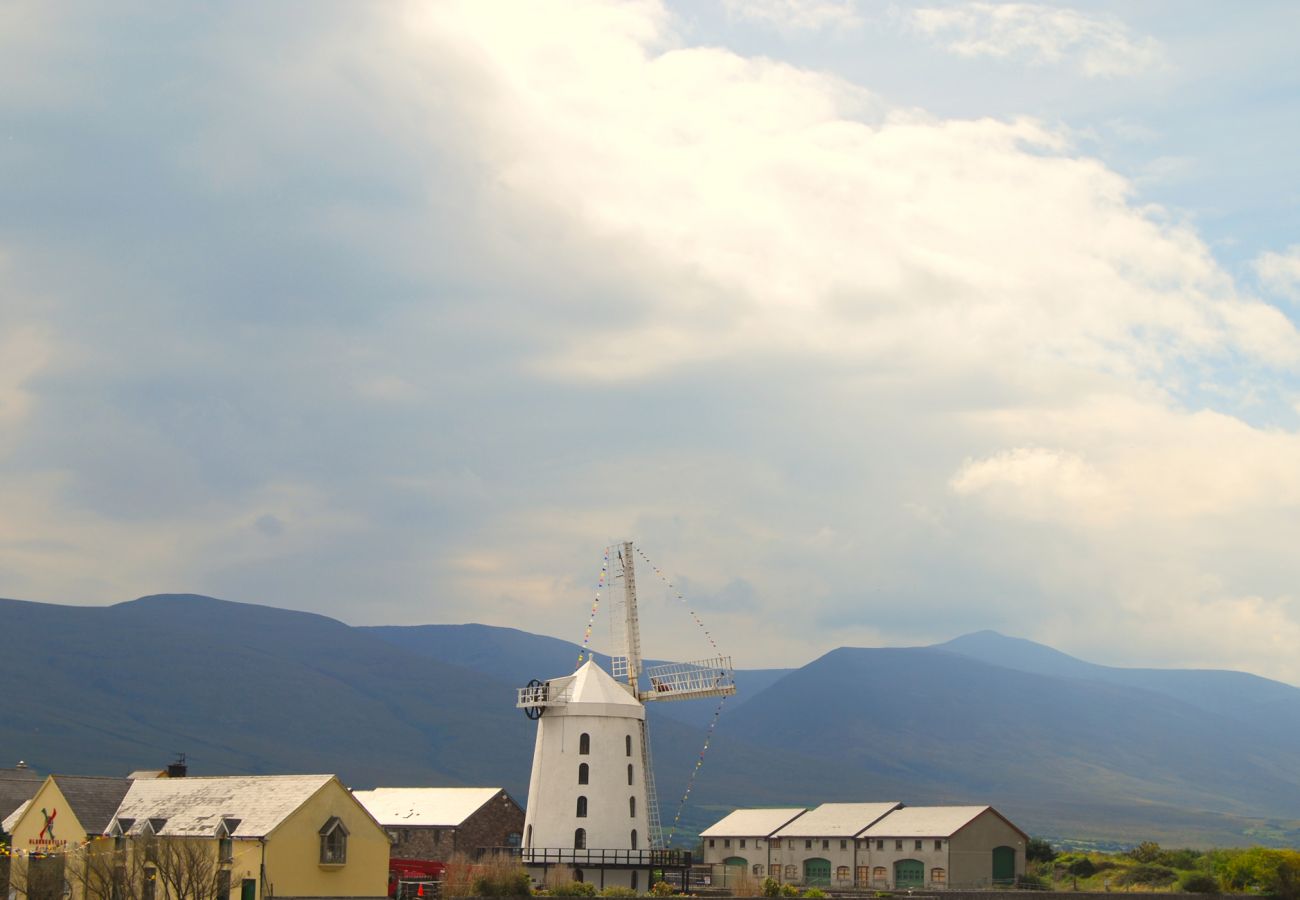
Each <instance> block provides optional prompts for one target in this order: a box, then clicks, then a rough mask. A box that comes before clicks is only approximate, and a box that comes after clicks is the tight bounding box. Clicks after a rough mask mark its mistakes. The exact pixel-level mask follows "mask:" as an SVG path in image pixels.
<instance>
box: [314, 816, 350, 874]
mask: <svg viewBox="0 0 1300 900" xmlns="http://www.w3.org/2000/svg"><path fill="white" fill-rule="evenodd" d="M347 861H348V830H347V828H346V827H344V825H343V821H342V820H341V819H339V817H338V816H331V817H330V820H329V821H328V822H326V823H325V824H324V825H322V826H321V829H320V864H321V865H322V866H341V865H343V864H344V863H345V862H347Z"/></svg>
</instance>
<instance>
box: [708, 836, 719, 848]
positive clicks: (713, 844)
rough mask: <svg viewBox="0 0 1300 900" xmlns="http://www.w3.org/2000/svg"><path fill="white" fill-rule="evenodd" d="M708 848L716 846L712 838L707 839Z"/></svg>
mask: <svg viewBox="0 0 1300 900" xmlns="http://www.w3.org/2000/svg"><path fill="white" fill-rule="evenodd" d="M709 846H710V847H716V846H717V844H716V843H714V839H713V838H709Z"/></svg>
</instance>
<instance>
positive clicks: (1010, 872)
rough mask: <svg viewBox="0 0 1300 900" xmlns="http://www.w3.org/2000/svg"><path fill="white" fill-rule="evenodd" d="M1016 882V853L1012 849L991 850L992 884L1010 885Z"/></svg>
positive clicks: (997, 848) (995, 848) (999, 848)
mask: <svg viewBox="0 0 1300 900" xmlns="http://www.w3.org/2000/svg"><path fill="white" fill-rule="evenodd" d="M1015 880H1016V851H1015V849H1014V848H1013V847H994V848H993V883H994V884H999V883H1001V884H1010V883H1011V882H1013V881H1015Z"/></svg>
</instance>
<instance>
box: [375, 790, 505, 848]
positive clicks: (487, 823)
mask: <svg viewBox="0 0 1300 900" xmlns="http://www.w3.org/2000/svg"><path fill="white" fill-rule="evenodd" d="M523 830H524V811H523V809H521V808H520V806H519V804H518V803H516V802H515V801H514V800H512V799H511V798H510V795H509V794H507V793H506V792H505V791H501V792H500V793H498V794H497V795H496V796H495V797H493V798H492V799H491V800H489V801H488V802H487V803H484V804H483V805H482V806H481V807H479V808H478V809H477V810H476V811H475V812H474V813H473V815H471V816H470V817H469V818H468V819H466V820H465V821H464V822H462V823H461V824H460V826H459V827H457V828H431V827H410V828H401V827H399V828H389V831H390V832H391V833H392V834H394V835H396V839H395V840H394V842H393V849H392V851H391V854H390V855H391V856H392V857H393V858H394V859H427V860H436V861H440V862H445V861H446V860H447V859H449V858H450V857H451V856H452V855H453V854H455V853H463V854H465V855H466V856H473V855H474V853H475V851H477V850H478V849H479V848H480V847H504V846H506V844H507V842H508V841H509V838H510V835H511V834H517V835H522V834H523Z"/></svg>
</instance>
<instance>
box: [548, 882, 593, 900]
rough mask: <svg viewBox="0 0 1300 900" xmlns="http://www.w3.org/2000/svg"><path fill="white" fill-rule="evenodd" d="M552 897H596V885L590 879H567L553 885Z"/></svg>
mask: <svg viewBox="0 0 1300 900" xmlns="http://www.w3.org/2000/svg"><path fill="white" fill-rule="evenodd" d="M551 896H552V897H594V896H596V886H595V885H594V884H592V883H591V882H589V881H566V882H564V883H562V884H553V885H551Z"/></svg>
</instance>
